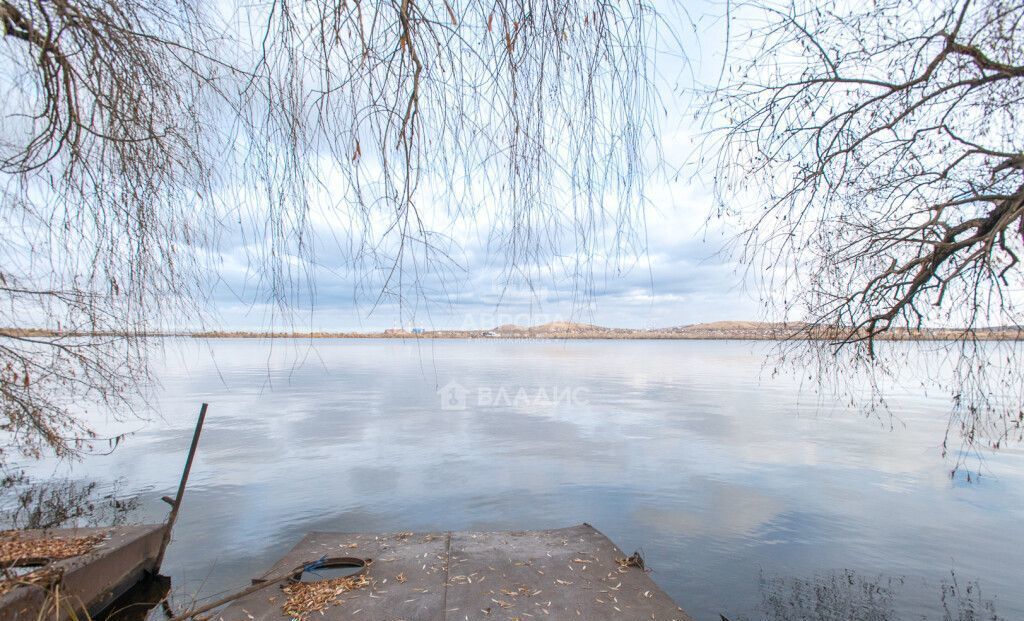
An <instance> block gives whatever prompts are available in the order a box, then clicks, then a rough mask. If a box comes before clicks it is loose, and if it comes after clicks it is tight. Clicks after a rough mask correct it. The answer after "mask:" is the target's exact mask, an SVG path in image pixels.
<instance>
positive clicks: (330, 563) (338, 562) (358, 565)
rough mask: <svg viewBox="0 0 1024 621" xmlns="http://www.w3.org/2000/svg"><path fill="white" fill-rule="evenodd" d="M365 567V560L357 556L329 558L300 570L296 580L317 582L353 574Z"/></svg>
mask: <svg viewBox="0 0 1024 621" xmlns="http://www.w3.org/2000/svg"><path fill="white" fill-rule="evenodd" d="M365 568H366V561H364V560H363V559H359V558H330V559H327V560H324V561H322V562H320V563H318V565H317V566H316V567H313V568H310V569H306V570H302V571H301V572H300V573H298V574H297V581H298V582H317V581H320V580H332V579H334V578H347V577H349V576H354V575H356V574H358V573H360V572H361V571H363V569H365Z"/></svg>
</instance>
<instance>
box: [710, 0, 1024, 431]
mask: <svg viewBox="0 0 1024 621" xmlns="http://www.w3.org/2000/svg"><path fill="white" fill-rule="evenodd" d="M731 17H732V19H731V20H730V31H731V32H730V41H729V50H728V52H727V56H728V62H727V65H726V68H725V71H724V73H723V75H722V81H721V85H720V87H719V88H717V89H709V90H708V91H707V94H708V95H709V99H708V101H707V104H706V107H705V111H706V113H707V115H708V116H707V118H708V120H709V122H710V123H712V124H713V125H714V128H713V130H712V131H711V133H710V134H709V140H710V141H711V142H710V143H709V144H711V145H714V147H715V149H716V150H717V151H716V153H715V156H714V158H713V159H714V168H715V169H716V172H717V176H716V178H715V187H716V194H717V198H718V200H719V206H720V207H719V212H720V215H722V216H724V217H727V218H730V219H732V220H733V221H738V222H741V223H742V227H743V230H744V231H745V233H744V234H743V235H742V237H741V238H740V239H739V240H738V243H737V248H738V251H739V254H740V256H741V257H742V258H743V259H744V260H745V261H746V262H747V264H748V266H749V267H750V268H751V271H752V272H753V273H755V274H757V276H756V280H757V282H759V283H760V284H761V286H763V288H764V289H763V291H764V299H765V302H766V305H767V306H768V307H769V308H770V309H771V311H772V313H773V314H775V315H776V316H783V317H787V318H789V319H790V320H796V321H806V322H807V323H806V324H805V328H804V331H803V332H802V336H810V337H812V338H815V339H823V340H816V341H812V342H811V343H809V344H808V343H805V342H804V343H800V344H799V346H797V347H793V348H787V349H786V350H785V352H784V353H786V354H788V355H793V356H796V360H798V361H800V362H801V363H802V364H804V363H806V362H808V359H807V358H805V357H803V356H801V355H800V354H806V353H808V352H809V353H810V354H811V356H812V359H816V360H817V362H819V363H820V364H821V365H822V366H821V367H818V368H819V369H820V370H822V371H824V372H828V373H832V374H834V375H837V376H842V375H844V373H845V371H846V369H848V368H849V366H850V365H854V366H858V367H862V368H865V369H867V370H868V371H869V372H870V373H875V372H878V371H882V372H886V371H889V372H892V371H898V370H899V368H900V367H901V366H905V365H906V364H907V359H906V358H905V357H904V356H905V355H906V353H907V350H906V349H898V348H892V347H889V348H885V347H879V346H877V345H876V341H878V340H879V339H886V338H893V337H899V336H902V335H905V334H907V331H908V330H909V331H913V330H917V329H919V328H926V327H954V328H959V327H966V331H965V332H964V333H963V335H962V336H960V337H959V338H956V339H954V340H952V341H948V342H945V343H941V344H936V345H935V348H938V349H939V350H940V351H943V352H945V353H946V354H947V356H946V359H947V362H948V367H947V370H946V372H947V374H946V375H944V376H942V377H943V378H944V379H941V381H942V385H943V386H944V387H945V388H946V389H948V390H949V392H950V395H951V396H952V398H953V416H952V418H951V424H950V430H951V431H952V432H953V434H952V435H953V436H954V437H955V436H957V435H959V436H960V437H962V438H963V439H964V440H965V442H966V443H967V444H968V445H974V446H978V445H979V444H980V445H992V446H996V447H998V446H999V445H1000V444H1002V443H1003V442H1005V441H1006V440H1008V439H1015V440H1020V437H1021V430H1022V421H1024V409H1022V403H1024V379H1022V374H1021V369H1022V367H1021V365H1020V364H1019V360H1018V355H1017V354H1018V346H1017V344H1016V342H1010V343H1005V342H1004V343H1002V344H998V345H993V344H982V343H979V340H981V339H983V338H989V337H991V336H992V335H993V334H994V333H995V332H998V330H993V328H998V327H1001V326H1019V325H1020V324H1021V316H1020V311H1021V303H1022V301H1024V300H1022V297H1021V292H1022V269H1021V268H1022V267H1024V266H1022V264H1021V258H1022V256H1024V255H1022V253H1024V133H1022V132H1021V131H1020V122H1021V119H1022V118H1024V4H1021V3H1020V2H1018V1H1014V0H1007V1H1003V0H938V1H936V2H931V3H919V2H912V1H904V0H880V1H878V2H871V3H856V2H843V1H840V2H811V1H804V0H791V1H783V2H778V3H775V2H769V3H764V2H753V3H739V4H734V5H733V10H732V15H731ZM880 349H884V350H886V352H880V351H879V350H880ZM886 354H888V355H886ZM893 356H895V357H893ZM929 379H930V380H933V379H936V378H935V377H932V378H929ZM937 381H938V380H937ZM882 396H883V397H884V395H882ZM948 439H950V438H949V435H947V440H948Z"/></svg>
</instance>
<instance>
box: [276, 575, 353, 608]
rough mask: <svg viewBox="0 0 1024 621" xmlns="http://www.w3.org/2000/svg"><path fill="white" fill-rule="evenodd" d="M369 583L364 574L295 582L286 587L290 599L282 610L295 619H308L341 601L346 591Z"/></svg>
mask: <svg viewBox="0 0 1024 621" xmlns="http://www.w3.org/2000/svg"><path fill="white" fill-rule="evenodd" d="M369 584H370V581H369V579H367V577H366V576H365V575H362V574H360V575H357V576H346V577H344V578H332V579H330V580H317V581H316V582H295V583H293V584H289V585H288V586H286V587H285V588H284V592H285V593H286V594H287V595H288V600H287V601H286V602H285V603H284V606H283V607H282V610H284V613H285V614H286V615H288V616H290V617H292V618H293V619H306V618H307V617H308V616H309V615H310V614H311V613H314V612H323V611H324V610H327V608H328V607H330V606H333V605H335V604H339V603H341V602H340V601H339V598H340V597H341V596H342V595H344V594H345V593H348V592H349V591H354V590H356V589H361V588H363V587H365V586H369Z"/></svg>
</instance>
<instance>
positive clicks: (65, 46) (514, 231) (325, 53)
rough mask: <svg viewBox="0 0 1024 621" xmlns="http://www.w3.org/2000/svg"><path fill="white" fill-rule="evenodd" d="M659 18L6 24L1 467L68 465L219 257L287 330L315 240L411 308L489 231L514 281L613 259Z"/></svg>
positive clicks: (513, 15)
mask: <svg viewBox="0 0 1024 621" xmlns="http://www.w3.org/2000/svg"><path fill="white" fill-rule="evenodd" d="M655 19H656V16H655V15H654V14H653V13H652V11H651V10H650V9H649V8H647V7H646V6H645V5H644V4H642V3H637V2H603V1H596V2H589V1H588V2H578V1H576V0H557V1H553V2H532V1H525V0H523V1H507V0H498V1H497V2H488V3H482V2H476V1H475V0H465V1H460V0H452V1H450V2H446V1H444V0H441V1H430V2H428V1H416V0H400V1H398V0H395V1H392V2H379V3H378V2H374V3H365V2H358V1H348V2H344V1H343V2H327V1H325V0H307V1H304V2H303V1H292V0H273V1H267V2H255V3H233V2H229V3H205V2H199V1H198V0H154V1H152V2H148V1H147V2H137V1H135V0H129V1H124V0H2V1H0V21H2V29H3V30H2V34H3V37H2V38H0V54H2V55H3V68H2V69H0V80H2V82H3V93H4V98H5V101H4V107H3V113H2V115H0V123H2V124H3V126H2V131H0V184H2V190H0V192H2V194H0V219H2V225H0V227H2V228H0V231H2V232H0V240H2V247H0V253H2V259H0V302H2V304H0V325H4V326H7V327H6V328H5V329H4V330H3V332H2V334H0V408H2V419H0V420H2V425H0V426H2V427H3V429H4V430H5V431H6V432H7V434H8V437H9V439H10V441H11V442H10V443H9V444H8V449H7V452H6V453H5V454H4V457H5V458H6V459H10V458H11V457H12V453H11V451H12V450H16V451H20V452H21V453H24V454H28V455H36V454H39V453H40V452H44V451H54V452H56V454H58V455H61V456H68V455H74V454H75V453H76V452H78V451H80V450H82V449H83V447H84V446H85V445H84V444H83V442H87V441H88V439H89V438H90V437H91V436H92V432H91V431H90V430H89V429H88V428H87V426H85V425H84V424H83V423H82V420H83V419H82V417H81V411H82V408H84V407H90V406H91V405H93V404H98V403H106V406H107V407H113V408H120V407H125V406H127V405H129V404H130V403H131V402H132V399H133V396H134V395H135V394H136V391H137V389H138V387H139V386H140V385H142V384H144V382H145V381H146V379H147V376H148V366H147V360H148V358H149V357H150V355H151V339H147V338H146V335H148V334H153V333H155V332H160V331H163V330H167V329H175V328H182V327H194V326H196V325H198V324H200V323H202V322H203V321H204V320H205V318H206V317H208V316H209V312H210V310H211V309H210V305H209V303H208V298H209V295H210V291H211V287H212V286H213V284H214V282H215V281H216V278H217V276H216V274H217V271H216V268H217V266H218V248H220V244H221V243H223V240H224V239H226V238H230V239H231V240H232V241H233V242H235V243H240V244H241V245H244V246H245V247H246V248H248V249H249V250H248V251H249V253H250V255H249V259H250V265H249V271H250V274H251V276H252V277H253V278H254V280H255V281H256V282H257V284H258V285H259V286H258V287H257V288H256V289H255V290H254V291H255V293H254V294H252V298H251V299H252V301H254V302H260V303H268V304H270V305H271V307H272V308H277V309H281V310H282V312H283V311H285V310H286V309H288V308H289V307H290V306H291V304H293V303H294V302H295V301H296V300H300V299H301V300H307V299H308V297H307V295H308V293H309V291H310V290H312V289H313V287H312V285H313V278H312V276H313V267H312V266H313V265H315V256H316V247H317V244H316V243H314V242H317V243H319V240H322V238H321V237H318V236H317V234H316V233H317V231H318V227H319V226H321V225H324V223H328V224H329V225H330V226H328V227H327V228H333V229H334V230H335V231H336V232H337V231H340V233H339V235H338V240H337V241H338V242H340V244H341V245H342V246H343V247H344V249H345V250H346V251H347V252H348V256H349V257H350V259H351V260H352V262H353V266H354V267H356V268H357V269H360V270H362V273H363V274H364V275H366V276H367V278H369V279H370V280H369V282H372V283H373V286H374V287H376V288H377V289H378V290H379V291H380V292H381V294H382V295H385V296H393V297H394V298H396V299H399V300H403V299H406V298H407V297H410V296H414V294H419V293H422V292H423V291H422V285H421V283H422V280H421V279H422V277H423V274H424V273H428V272H429V273H437V272H441V273H444V272H446V271H448V272H452V273H457V270H458V269H459V264H458V248H457V246H456V245H455V243H454V242H453V241H452V239H451V238H450V237H449V235H448V232H449V231H450V230H451V229H452V228H453V227H456V226H460V225H464V224H465V223H466V222H471V221H473V219H474V218H476V217H484V216H486V218H487V221H489V222H492V223H494V226H493V228H492V229H491V230H490V236H491V247H492V248H493V249H495V252H496V253H497V255H498V256H500V257H501V260H502V264H503V265H504V266H505V272H506V274H507V275H508V276H509V277H510V278H511V277H514V276H515V275H516V274H529V273H531V272H532V271H535V270H538V269H542V267H543V265H544V262H545V261H546V260H547V258H548V255H547V253H548V252H554V251H557V252H558V254H559V255H561V256H563V257H564V256H567V255H568V256H576V257H579V259H577V260H576V261H575V265H574V266H573V272H574V273H576V274H586V272H587V270H588V269H590V268H589V266H590V262H591V261H593V260H595V257H601V255H602V254H603V253H605V252H607V254H609V255H614V254H616V253H618V252H622V251H623V250H624V249H625V248H627V247H629V245H630V244H631V243H633V242H634V241H635V240H636V236H635V234H634V229H633V223H634V222H636V220H637V218H636V210H638V209H639V208H640V203H641V198H640V197H641V195H642V182H643V179H644V176H645V173H646V170H647V169H646V167H647V160H646V159H645V157H644V152H645V151H646V150H648V148H649V144H648V140H649V139H650V138H651V136H652V134H653V132H654V130H655V127H654V123H653V120H652V118H653V117H652V114H651V110H652V102H653V98H654V93H653V90H652V87H651V83H650V80H649V73H650V62H651V54H650V50H651V42H652V35H651V32H650V30H651V28H652V23H653V22H654V20H655ZM553 189H554V190H553ZM239 239H240V240H241V241H240V242H239V241H238V240H239ZM30 328H32V329H30ZM35 328H38V329H39V330H33V329H35Z"/></svg>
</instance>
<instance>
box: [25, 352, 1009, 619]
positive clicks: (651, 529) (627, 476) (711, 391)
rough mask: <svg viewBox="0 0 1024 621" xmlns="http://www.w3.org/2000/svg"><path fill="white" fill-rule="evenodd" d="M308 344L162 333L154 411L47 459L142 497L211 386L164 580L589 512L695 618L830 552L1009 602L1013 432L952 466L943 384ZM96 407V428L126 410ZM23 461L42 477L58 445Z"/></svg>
mask: <svg viewBox="0 0 1024 621" xmlns="http://www.w3.org/2000/svg"><path fill="white" fill-rule="evenodd" d="M308 345H309V344H308V343H302V342H289V341H277V342H275V343H273V344H272V347H271V346H269V345H268V344H267V343H265V342H260V341H214V342H212V343H210V344H208V345H204V344H201V343H197V342H194V341H181V342H169V343H168V346H167V348H168V349H167V361H166V363H165V365H164V368H163V369H162V370H160V371H159V376H160V378H161V380H162V387H161V388H160V392H159V395H158V398H157V404H158V412H157V414H158V416H157V418H156V419H155V420H154V421H153V422H152V423H149V424H147V425H145V426H141V427H142V428H141V429H139V428H138V426H136V427H132V428H131V429H132V430H135V431H137V433H135V434H134V436H133V437H132V438H130V439H129V441H128V443H127V444H125V445H123V446H122V447H120V448H119V449H118V450H117V451H116V452H115V453H114V454H113V455H110V456H107V457H102V458H95V459H88V460H86V461H85V462H83V463H81V464H79V465H77V466H76V467H75V468H74V469H73V471H72V472H70V473H66V474H68V475H69V476H71V477H73V478H75V479H77V480H97V481H101V482H104V483H102V484H101V485H100V488H98V489H97V493H99V494H100V495H101V496H102V495H103V494H106V493H108V492H109V491H110V489H109V488H108V487H106V486H107V482H110V481H114V480H117V479H122V480H123V481H124V483H123V485H124V490H123V491H124V492H125V493H129V494H133V495H134V496H136V497H137V498H138V513H137V515H138V518H139V519H140V520H147V521H155V520H162V519H163V518H164V517H165V516H166V513H167V508H166V505H165V504H164V503H162V502H161V501H160V497H161V496H162V495H164V494H172V493H173V491H174V489H175V487H176V485H177V480H178V476H179V475H180V472H181V466H182V463H183V461H184V458H185V453H186V451H187V449H188V444H189V440H190V438H191V432H192V427H193V425H194V422H195V414H196V411H197V407H198V404H199V403H200V402H202V401H208V402H210V404H211V406H210V414H209V418H208V419H207V423H206V429H205V431H204V436H203V440H202V442H201V445H200V449H199V454H198V457H197V460H196V463H195V465H194V467H193V472H192V477H191V479H190V486H189V491H188V492H187V494H186V498H185V502H184V505H183V507H182V512H181V515H180V519H179V522H178V524H177V526H176V532H175V540H174V542H173V544H172V546H171V548H170V550H169V551H168V556H167V558H166V561H165V564H164V571H166V572H168V573H169V574H170V575H171V576H172V577H173V579H174V584H175V590H176V591H180V592H181V593H183V594H186V596H191V595H196V596H199V597H202V596H206V595H209V594H212V593H216V592H219V591H222V590H225V589H232V588H238V587H240V586H244V585H245V584H247V583H248V580H249V579H250V578H251V577H253V576H256V575H259V574H260V573H262V572H263V571H264V570H265V569H266V568H267V567H269V566H270V565H272V564H273V562H274V561H275V560H276V559H277V558H279V557H280V556H281V555H283V554H284V552H285V551H287V549H288V548H290V547H291V546H292V545H294V543H295V542H296V541H298V540H299V539H300V538H301V537H302V536H303V535H304V534H305V533H306V532H307V531H310V530H340V531H368V532H384V531H392V532H399V531H436V530H448V529H480V530H492V529H543V528H557V527H563V526H568V525H572V524H577V523H580V522H583V521H586V522H590V523H592V524H594V525H595V526H596V527H598V528H599V529H601V530H602V531H603V532H605V533H606V534H607V535H608V536H609V537H611V538H612V539H613V540H614V541H616V543H618V544H619V545H620V546H621V547H622V548H624V549H627V550H634V549H639V550H641V552H642V553H643V556H644V558H645V559H646V560H647V561H648V565H649V566H650V567H651V568H653V570H654V572H653V573H652V577H653V578H654V580H655V581H656V582H657V583H658V584H659V585H660V586H662V587H663V588H664V589H665V590H666V591H667V592H668V593H669V594H670V595H672V596H673V597H674V598H675V599H676V600H677V601H679V602H680V603H681V604H682V605H683V606H684V608H686V609H687V610H688V611H689V612H691V614H693V615H694V616H695V617H696V618H697V619H698V620H717V618H718V614H719V613H720V612H724V613H725V614H727V615H728V616H730V618H740V617H741V616H742V615H747V617H748V618H757V615H758V614H759V612H758V611H760V610H761V605H762V594H761V590H760V588H759V585H760V581H761V572H762V571H770V572H773V574H775V575H788V576H814V575H819V574H822V575H824V573H823V572H828V571H830V570H833V569H835V568H844V567H847V568H850V569H851V571H855V572H857V575H861V576H876V575H884V576H904V577H905V584H904V585H903V586H902V587H901V588H900V590H899V591H898V592H896V593H895V594H894V596H893V598H892V602H891V606H892V609H893V610H894V613H895V614H898V615H900V617H899V618H903V619H919V618H922V617H925V618H930V619H940V618H942V614H944V613H943V604H942V602H941V601H939V598H938V597H937V595H936V593H937V590H936V589H935V588H934V587H933V586H927V585H937V584H941V582H942V580H943V579H945V578H947V577H948V575H949V573H948V572H949V569H950V568H954V567H955V568H956V569H957V571H958V573H959V575H961V576H964V577H965V579H966V580H970V581H978V582H979V583H980V584H982V585H984V587H985V589H986V592H987V593H990V594H992V599H993V600H994V601H997V602H998V604H999V609H1000V613H1001V614H1003V615H1005V616H1006V618H1009V619H1015V618H1024V594H1022V593H1021V592H1020V591H1019V585H1018V584H1017V574H1018V572H1019V568H1020V567H1021V566H1024V549H1022V547H1021V544H1020V542H1021V541H1024V454H1022V452H1020V451H1017V452H1014V451H1002V452H998V453H989V454H986V456H985V460H986V461H985V463H984V464H983V467H982V468H981V470H982V474H983V476H982V477H981V478H980V479H978V480H974V481H972V482H971V484H969V485H968V484H966V482H965V481H960V480H951V479H950V477H949V476H948V465H949V464H948V463H947V462H945V461H944V460H943V459H942V457H941V453H940V448H939V444H940V443H941V440H942V437H943V435H944V432H945V424H946V412H947V411H948V410H947V406H948V403H947V401H946V400H945V399H944V398H943V396H942V395H925V394H921V393H920V392H918V391H916V389H913V388H907V389H901V388H899V387H895V389H896V394H895V395H894V396H893V398H892V404H893V410H894V412H895V413H896V414H897V415H898V417H899V419H898V424H894V425H892V424H890V422H889V421H879V420H876V419H870V418H865V417H863V416H860V415H858V414H857V413H851V412H847V411H844V410H843V409H842V408H841V407H839V406H837V405H835V404H833V403H831V402H828V401H827V400H825V399H824V398H819V397H816V396H814V395H807V394H806V393H802V392H800V390H799V386H798V382H796V381H793V380H790V379H788V378H785V377H778V378H766V377H764V376H763V374H762V372H761V371H762V369H761V360H762V357H761V355H760V353H759V351H757V349H756V348H757V347H759V345H751V344H749V343H727V342H566V343H561V342H560V343H543V342H526V343H512V342H495V341H487V342H482V341H474V342H430V343H415V342H414V343H402V342H399V341H369V340H367V341H318V342H316V343H315V344H314V345H315V347H316V349H315V355H309V352H308V351H307V350H306V347H307V346H308ZM207 348H208V349H207ZM297 361H298V362H297ZM451 381H457V382H458V383H459V384H460V385H461V386H463V387H465V389H466V390H467V391H468V395H470V396H471V397H472V395H477V394H479V391H481V390H485V389H486V390H490V391H491V394H494V393H495V392H496V391H497V390H498V389H499V388H501V387H508V388H509V389H510V393H511V394H515V392H516V390H518V388H520V387H521V388H525V389H526V391H527V392H528V393H529V394H534V393H536V391H537V390H539V389H546V390H548V391H549V394H550V392H551V390H552V388H553V387H583V388H585V389H586V403H578V402H572V403H566V402H547V403H544V402H536V401H534V402H531V403H520V404H516V403H499V404H491V405H486V406H485V405H481V404H480V403H479V402H478V401H476V400H474V399H472V398H470V399H469V400H468V402H467V407H466V408H465V409H459V410H446V409H443V408H442V407H441V401H440V399H439V396H438V390H439V388H441V387H443V386H445V385H447V384H448V383H449V382H451ZM907 385H909V386H913V385H914V384H913V382H908V383H907ZM94 416H95V423H96V426H97V427H98V431H100V432H101V434H103V435H113V434H114V433H115V432H120V431H124V430H125V425H124V424H123V423H118V422H117V420H116V419H115V418H114V417H107V416H105V415H104V414H102V413H95V414H94ZM890 427H892V428H893V430H892V431H890V430H889V428H890ZM33 470H34V471H33V474H34V475H39V476H40V477H41V478H45V477H48V476H50V475H52V473H53V472H54V470H55V466H54V465H53V464H44V465H39V466H38V467H35V468H34V469H33ZM57 470H58V472H61V470H60V469H59V468H57ZM883 586H884V584H883ZM996 595H998V599H996ZM952 618H954V619H955V618H956V617H952Z"/></svg>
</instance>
